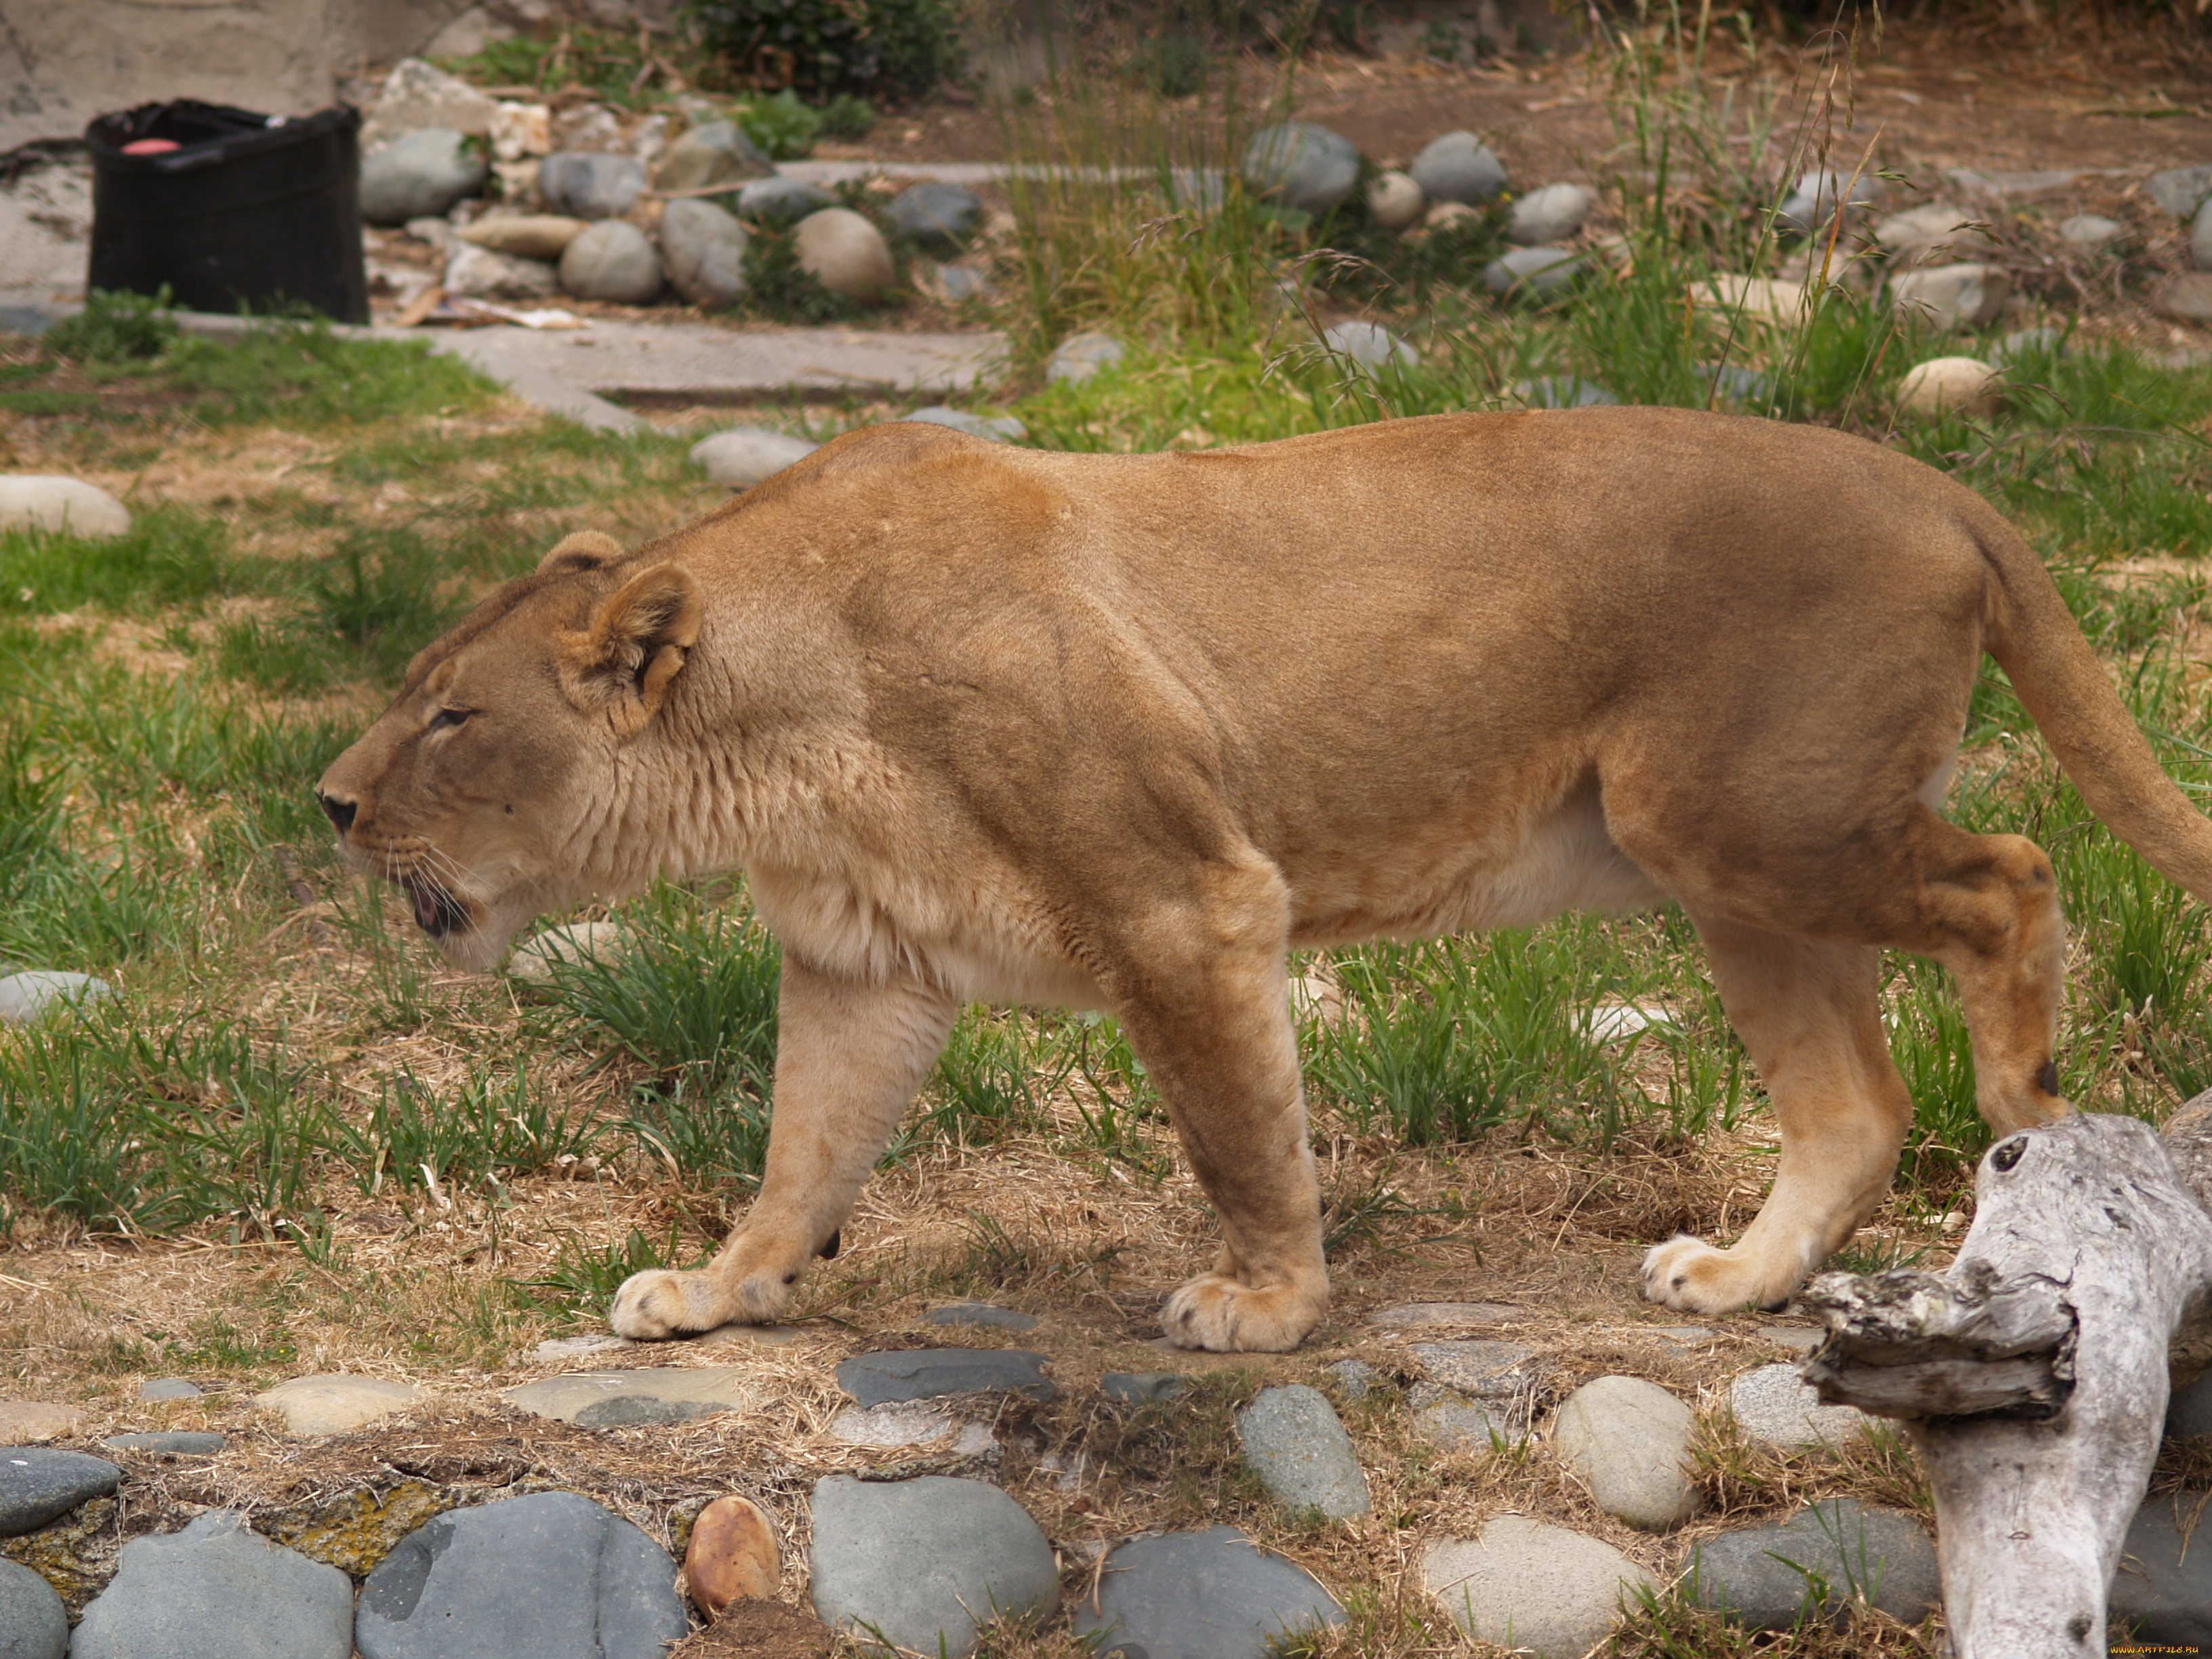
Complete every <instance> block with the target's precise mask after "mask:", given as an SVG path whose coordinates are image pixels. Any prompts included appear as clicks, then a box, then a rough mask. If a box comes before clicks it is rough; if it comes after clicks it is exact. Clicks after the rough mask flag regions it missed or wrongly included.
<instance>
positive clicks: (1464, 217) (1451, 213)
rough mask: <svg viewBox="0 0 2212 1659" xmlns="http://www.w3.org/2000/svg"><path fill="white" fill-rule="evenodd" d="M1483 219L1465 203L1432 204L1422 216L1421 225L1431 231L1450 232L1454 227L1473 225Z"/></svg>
mask: <svg viewBox="0 0 2212 1659" xmlns="http://www.w3.org/2000/svg"><path fill="white" fill-rule="evenodd" d="M1481 217H1482V216H1481V215H1480V213H1477V212H1476V211H1475V210H1474V209H1473V208H1471V207H1469V206H1468V204H1466V203H1464V202H1431V203H1430V204H1429V207H1428V211H1426V212H1425V213H1424V214H1422V215H1421V223H1422V225H1423V226H1424V227H1425V228H1427V229H1430V230H1448V229H1449V228H1451V227H1452V226H1454V225H1471V224H1473V223H1474V222H1475V221H1476V220H1478V219H1480V218H1481Z"/></svg>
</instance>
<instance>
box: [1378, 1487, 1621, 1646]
mask: <svg viewBox="0 0 2212 1659" xmlns="http://www.w3.org/2000/svg"><path fill="white" fill-rule="evenodd" d="M1421 1587H1422V1589H1424V1590H1425V1591H1426V1592H1427V1593H1428V1595H1431V1597H1432V1598H1434V1599H1435V1601H1436V1602H1437V1605H1438V1606H1440V1607H1443V1610H1444V1612H1445V1613H1448V1614H1449V1615H1450V1617H1451V1620H1452V1622H1453V1623H1454V1624H1455V1625H1457V1626H1459V1627H1460V1628H1461V1629H1462V1630H1463V1631H1465V1632H1467V1633H1468V1635H1469V1636H1472V1637H1474V1638H1475V1639H1476V1640H1478V1641H1482V1642H1493V1643H1497V1644H1499V1645H1501V1646H1505V1647H1510V1648H1511V1649H1512V1650H1514V1651H1515V1652H1516V1653H1525V1654H1530V1655H1533V1656H1534V1659H1582V1656H1583V1655H1584V1654H1586V1653H1589V1652H1590V1651H1591V1650H1593V1649H1594V1648H1595V1647H1596V1646H1597V1645H1598V1644H1600V1643H1601V1642H1602V1641H1603V1640H1604V1638H1605V1634H1606V1632H1607V1631H1609V1630H1611V1629H1612V1628H1613V1626H1615V1625H1616V1624H1618V1623H1619V1622H1620V1614H1621V1610H1622V1607H1624V1606H1625V1605H1626V1606H1633V1605H1634V1598H1635V1596H1636V1595H1637V1593H1638V1591H1639V1590H1647V1591H1653V1592H1656V1590H1657V1589H1659V1583H1658V1581H1657V1580H1656V1579H1655V1578H1653V1577H1651V1575H1650V1573H1648V1572H1646V1571H1644V1569H1643V1568H1642V1567H1639V1566H1638V1565H1636V1563H1635V1562H1633V1561H1632V1560H1630V1559H1628V1557H1626V1555H1623V1554H1622V1553H1620V1551H1619V1550H1617V1549H1615V1548H1613V1546H1612V1545H1610V1544H1607V1543H1604V1542H1602V1541H1600V1540H1598V1539H1595V1538H1589V1537H1585V1536H1583V1534H1580V1533H1577V1532H1572V1531H1570V1530H1569V1529H1568V1528H1565V1527H1555V1526H1552V1525H1549V1524H1547V1523H1546V1522H1541V1521H1532V1520H1530V1519H1529V1518H1528V1517H1527V1516H1520V1515H1501V1516H1498V1517H1497V1518H1496V1519H1494V1520H1492V1521H1490V1522H1486V1523H1485V1524H1484V1526H1483V1528H1482V1530H1481V1531H1480V1533H1478V1534H1476V1535H1475V1536H1474V1537H1473V1538H1435V1539H1431V1541H1429V1543H1428V1545H1427V1546H1426V1547H1425V1548H1424V1549H1423V1550H1422V1552H1421Z"/></svg>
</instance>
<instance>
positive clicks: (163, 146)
mask: <svg viewBox="0 0 2212 1659" xmlns="http://www.w3.org/2000/svg"><path fill="white" fill-rule="evenodd" d="M182 148H183V146H182V145H180V144H179V143H177V141H176V140H175V139H173V138H138V139H134V140H132V141H131V143H127V144H125V145H124V147H123V153H124V154H125V155H167V154H168V153H169V152H170V151H171V150H173V149H182Z"/></svg>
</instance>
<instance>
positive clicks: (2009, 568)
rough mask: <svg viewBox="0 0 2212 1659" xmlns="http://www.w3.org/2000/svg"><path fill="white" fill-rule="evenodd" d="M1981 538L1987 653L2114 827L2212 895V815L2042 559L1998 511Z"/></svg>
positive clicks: (2176, 878)
mask: <svg viewBox="0 0 2212 1659" xmlns="http://www.w3.org/2000/svg"><path fill="white" fill-rule="evenodd" d="M1975 539H1976V540H1977V541H1978V542H1979V543H1980V544H1981V549H1982V555H1983V557H1984V559H1985V560H1986V561H1987V562H1988V563H1989V566H1990V571H1991V573H1992V580H1991V584H1990V605H1989V616H1988V618H1987V622H1988V628H1987V633H1986V635H1985V643H1986V645H1987V647H1988V650H1989V653H1990V655H1991V656H1992V657H1995V658H1996V659H1997V661H1998V663H1999V664H2000V665H2002V667H2003V669H2004V671H2005V672H2006V673H2007V674H2008V675H2009V676H2010V677H2011V678H2012V684H2013V690H2015V692H2016V693H2018V695H2019V696H2020V700H2021V703H2022V704H2023V705H2024V706H2025V707H2026V708H2027V712H2028V714H2030V715H2031V716H2033V719H2034V720H2035V724H2036V727H2037V729H2038V730H2039V731H2040V732H2042V733H2043V736H2044V738H2045V741H2046V742H2048V743H2049V744H2050V745H2051V751H2052V752H2053V753H2054V754H2056V755H2057V757H2058V763H2059V764H2060V765H2061V766H2063V767H2064V768H2065V769H2066V775H2067V776H2068V777H2069V778H2071V779H2072V780H2073V781H2074V786H2075V788H2077V789H2079V790H2080V791H2081V799H2083V800H2085V801H2087V803H2088V805H2089V810H2090V811H2093V812H2094V813H2095V814H2096V815H2097V817H2099V818H2100V820H2101V821H2102V822H2103V823H2104V824H2105V826H2106V828H2107V829H2110V830H2111V831H2112V833H2113V834H2114V835H2116V836H2118V837H2119V838H2120V839H2121V840H2122V841H2124V842H2127V844H2128V845H2129V846H2130V847H2132V848H2135V849H2136V851H2137V852H2138V853H2140V854H2142V855H2143V857H2144V858H2145V859H2147V860H2149V862H2150V864H2151V866H2152V867H2153V868H2154V869H2155V870H2157V871H2158V872H2159V873H2160V875H2163V876H2164V877H2166V878H2167V879H2168V880H2169V881H2172V882H2174V883H2176V884H2179V886H2182V887H2185V888H2186V889H2188V890H2189V892H2190V893H2191V895H2192V896H2194V897H2196V898H2197V900H2198V902H2202V903H2208V904H2212V823H2208V822H2207V821H2206V820H2205V818H2204V817H2203V816H2202V815H2201V814H2199V813H2198V812H2197V809H2196V808H2195V807H2193V806H2191V805H2190V803H2189V799H2188V797H2187V796H2185V795H2184V794H2183V793H2181V790H2180V788H2179V786H2178V785H2176V784H2175V782H2174V781H2173V780H2172V778H2170V777H2168V776H2167V775H2166V770H2165V769H2164V768H2162V767H2161V766H2160V765H2159V763H2158V758H2157V757H2156V756H2154V754H2152V752H2151V747H2150V744H2149V743H2148V740H2147V739H2145V738H2144V737H2143V734H2142V730H2141V729H2140V728H2139V727H2138V726H2136V722H2135V718H2134V716H2133V715H2131V714H2129V713H2128V710H2127V705H2126V704H2124V703H2123V702H2121V701H2120V698H2119V694H2118V692H2116V691H2115V690H2113V689H2112V681H2111V680H2110V679H2109V678H2106V672H2105V665H2104V664H2103V663H2102V662H2101V661H2100V660H2099V659H2098V656H2097V653H2096V652H2095V651H2094V650H2093V649H2091V647H2090V645H2089V641H2087V640H2086V639H2084V638H2083V637H2082V635H2081V629H2080V628H2079V627H2078V626H2077V625H2076V624H2075V621H2074V617H2073V615H2072V613H2071V612H2069V611H2068V610H2067V609H2066V601H2065V600H2064V599H2062V598H2060V597H2059V592H2058V588H2057V584H2055V583H2054V582H2053V581H2052V580H2051V574H2050V573H2049V572H2048V571H2046V570H2045V568H2043V562H2042V561H2041V560H2040V559H2039V558H2037V557H2036V556H2035V551H2034V550H2033V548H2031V547H2029V546H2028V544H2027V543H2026V542H2025V541H2024V540H2022V539H2021V536H2020V534H2019V532H2016V531H2015V530H2014V529H2013V527H2012V526H2010V525H2008V524H2006V523H2004V521H2003V520H2001V519H1998V518H1997V517H1996V514H1994V513H1991V514H1990V518H1989V520H1986V521H1984V522H1983V523H1980V524H1978V525H1977V526H1975Z"/></svg>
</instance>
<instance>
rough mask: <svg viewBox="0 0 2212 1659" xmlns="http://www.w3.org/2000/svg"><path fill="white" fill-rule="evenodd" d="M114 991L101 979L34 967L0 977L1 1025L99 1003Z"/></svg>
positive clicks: (19, 1022) (29, 1020) (14, 1023)
mask: <svg viewBox="0 0 2212 1659" xmlns="http://www.w3.org/2000/svg"><path fill="white" fill-rule="evenodd" d="M114 994H115V993H114V992H113V991H112V990H111V989H110V988H109V987H108V983H107V981H106V980H104V979H94V977H93V976H92V975H90V974H72V973H67V972H60V971H48V970H46V969H32V970H31V971H30V972H28V973H23V974H10V975H8V976H7V977H6V978H5V979H0V1024H8V1025H27V1024H30V1023H31V1022H32V1021H33V1020H34V1019H40V1018H44V1017H45V1016H46V1014H47V1013H48V1012H51V1011H52V1010H53V1009H55V1008H63V1007H73V1006H79V1005H82V1004H83V1003H87V1002H99V1001H101V1000H105V999H106V998H108V997H112V996H113V995H114Z"/></svg>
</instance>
